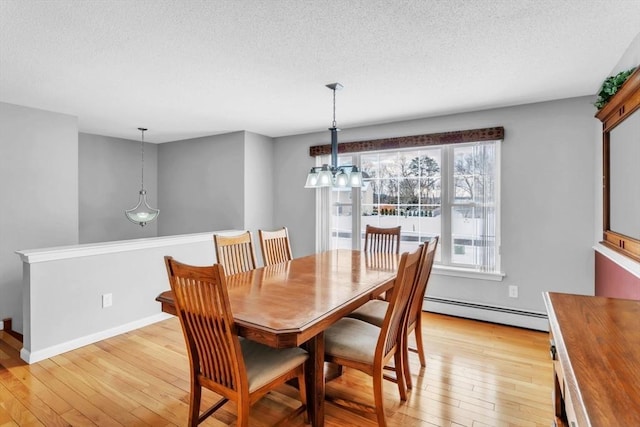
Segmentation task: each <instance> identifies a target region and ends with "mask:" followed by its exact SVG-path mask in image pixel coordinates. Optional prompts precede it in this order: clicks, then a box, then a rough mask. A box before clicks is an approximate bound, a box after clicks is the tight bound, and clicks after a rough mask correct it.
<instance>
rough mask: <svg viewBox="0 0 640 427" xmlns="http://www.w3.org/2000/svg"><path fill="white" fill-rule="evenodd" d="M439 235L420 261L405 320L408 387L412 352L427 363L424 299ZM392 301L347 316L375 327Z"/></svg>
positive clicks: (369, 304) (375, 303)
mask: <svg viewBox="0 0 640 427" xmlns="http://www.w3.org/2000/svg"><path fill="white" fill-rule="evenodd" d="M438 241H439V236H435V237H432V238H431V240H429V243H428V244H427V246H426V248H425V251H424V255H423V257H422V259H421V260H420V267H419V273H418V276H417V278H416V281H415V282H414V288H413V290H412V292H411V298H410V300H409V304H407V311H406V321H405V332H404V333H405V335H406V339H405V340H404V346H403V357H404V363H403V367H404V373H405V383H406V385H407V388H409V389H411V388H412V380H411V372H410V370H409V353H408V352H409V351H412V352H415V353H418V357H419V358H420V365H421V366H423V367H425V366H427V362H426V357H425V353H424V343H423V340H422V302H423V301H424V295H425V292H426V290H427V285H428V283H429V277H431V269H432V268H433V260H434V258H435V255H436V248H437V246H438ZM388 306H389V303H388V302H387V301H382V300H371V301H368V302H367V303H366V304H364V305H363V306H362V307H360V308H358V309H357V310H355V311H353V312H352V313H350V314H349V315H348V317H352V318H354V319H359V320H362V321H365V322H367V323H370V324H372V325H376V326H382V324H383V322H384V317H385V314H386V312H387V310H388ZM412 332H413V333H414V335H415V340H416V348H413V347H409V340H408V338H409V335H410V334H411V333H412Z"/></svg>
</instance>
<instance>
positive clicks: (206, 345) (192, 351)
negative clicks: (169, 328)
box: [165, 256, 246, 392]
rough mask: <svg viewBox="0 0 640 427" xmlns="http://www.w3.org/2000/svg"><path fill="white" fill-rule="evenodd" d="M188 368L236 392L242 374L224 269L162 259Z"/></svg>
mask: <svg viewBox="0 0 640 427" xmlns="http://www.w3.org/2000/svg"><path fill="white" fill-rule="evenodd" d="M165 264H166V267H167V272H168V274H169V282H170V284H171V290H172V291H173V295H174V299H175V305H176V311H177V313H178V317H179V318H180V324H181V325H182V330H183V333H184V336H185V341H186V343H187V349H188V352H189V361H190V365H191V369H192V371H193V373H194V375H196V376H202V377H204V378H206V379H208V380H210V381H213V382H214V383H216V384H218V385H220V386H221V387H223V388H225V389H228V390H231V391H235V392H238V391H239V387H240V384H241V382H246V380H245V379H244V377H243V376H242V372H245V367H244V359H243V357H242V352H241V351H240V343H239V339H238V336H237V334H236V331H235V326H234V322H233V315H232V313H231V306H230V303H229V296H228V294H227V286H226V281H225V274H224V267H222V266H221V265H219V264H216V265H213V266H207V267H196V266H190V265H186V264H182V263H180V262H178V261H175V260H173V258H172V257H168V256H167V257H165Z"/></svg>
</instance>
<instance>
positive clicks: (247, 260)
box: [213, 231, 257, 274]
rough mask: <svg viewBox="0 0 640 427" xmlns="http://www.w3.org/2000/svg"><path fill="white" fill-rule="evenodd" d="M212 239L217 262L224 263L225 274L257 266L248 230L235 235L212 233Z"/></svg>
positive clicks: (252, 268) (240, 271)
mask: <svg viewBox="0 0 640 427" xmlns="http://www.w3.org/2000/svg"><path fill="white" fill-rule="evenodd" d="M213 241H214V244H215V247H216V258H217V260H218V263H219V264H222V265H224V270H225V272H226V273H227V274H238V273H243V272H245V271H249V270H254V269H255V268H256V267H257V265H256V251H255V249H254V248H253V238H252V236H251V232H250V231H247V232H246V233H242V234H238V235H235V236H223V235H220V234H214V235H213Z"/></svg>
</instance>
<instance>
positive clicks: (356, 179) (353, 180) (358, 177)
mask: <svg viewBox="0 0 640 427" xmlns="http://www.w3.org/2000/svg"><path fill="white" fill-rule="evenodd" d="M349 186H350V187H356V188H358V187H362V172H360V171H359V170H358V168H357V167H355V166H354V167H353V170H352V171H351V174H350V175H349Z"/></svg>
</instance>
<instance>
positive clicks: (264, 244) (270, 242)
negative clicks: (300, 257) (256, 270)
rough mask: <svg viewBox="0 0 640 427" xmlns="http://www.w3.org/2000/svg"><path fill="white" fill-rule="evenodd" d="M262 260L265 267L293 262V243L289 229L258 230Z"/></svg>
mask: <svg viewBox="0 0 640 427" xmlns="http://www.w3.org/2000/svg"><path fill="white" fill-rule="evenodd" d="M258 236H259V239H260V249H261V250H262V260H263V262H264V265H265V266H268V265H273V264H279V263H281V262H287V261H291V259H292V258H293V256H292V254H291V243H290V242H289V232H288V230H287V227H282V228H281V229H280V230H275V231H265V230H258Z"/></svg>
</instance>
